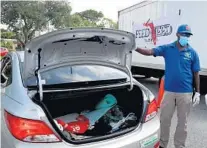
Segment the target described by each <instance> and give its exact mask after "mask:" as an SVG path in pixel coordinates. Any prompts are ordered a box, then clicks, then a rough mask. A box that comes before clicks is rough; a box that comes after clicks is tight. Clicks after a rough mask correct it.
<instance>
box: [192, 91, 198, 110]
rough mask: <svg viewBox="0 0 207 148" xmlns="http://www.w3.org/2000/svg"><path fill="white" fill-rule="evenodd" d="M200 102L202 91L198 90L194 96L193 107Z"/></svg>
mask: <svg viewBox="0 0 207 148" xmlns="http://www.w3.org/2000/svg"><path fill="white" fill-rule="evenodd" d="M199 103H200V93H198V92H196V93H195V95H194V97H193V107H195V106H196V105H198V104H199Z"/></svg>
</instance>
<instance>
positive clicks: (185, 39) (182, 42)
mask: <svg viewBox="0 0 207 148" xmlns="http://www.w3.org/2000/svg"><path fill="white" fill-rule="evenodd" d="M179 43H180V45H181V46H186V45H187V44H188V37H186V36H180V39H179Z"/></svg>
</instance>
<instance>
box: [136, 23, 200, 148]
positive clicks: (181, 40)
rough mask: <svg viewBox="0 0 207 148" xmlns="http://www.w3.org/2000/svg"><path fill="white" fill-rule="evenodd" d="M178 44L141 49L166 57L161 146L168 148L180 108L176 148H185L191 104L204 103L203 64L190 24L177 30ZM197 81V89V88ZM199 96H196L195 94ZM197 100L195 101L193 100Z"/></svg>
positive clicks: (144, 52) (148, 54)
mask: <svg viewBox="0 0 207 148" xmlns="http://www.w3.org/2000/svg"><path fill="white" fill-rule="evenodd" d="M176 35H177V41H175V42H173V43H171V44H167V45H163V46H159V47H157V48H153V49H142V48H137V49H136V51H137V52H139V53H141V54H143V55H147V56H150V55H153V56H155V57H156V56H163V57H164V59H165V86H164V88H165V93H164V98H163V101H162V104H161V114H160V121H161V136H160V147H161V148H166V147H167V144H168V140H169V133H170V125H171V119H172V116H173V114H174V111H175V107H177V117H178V123H177V128H176V132H175V135H174V145H175V147H176V148H184V147H185V141H186V137H187V117H188V115H189V112H190V108H191V105H193V106H195V105H197V104H199V102H200V87H199V86H200V78H199V71H200V62H199V57H198V54H197V53H196V51H195V50H194V49H193V48H192V47H191V46H190V45H189V44H188V40H189V38H190V36H191V35H193V34H192V32H191V29H190V27H189V26H188V25H181V26H179V27H178V30H177V34H176ZM193 80H194V82H195V89H194V87H193ZM194 91H195V94H194V96H193V92H194ZM192 98H193V99H192Z"/></svg>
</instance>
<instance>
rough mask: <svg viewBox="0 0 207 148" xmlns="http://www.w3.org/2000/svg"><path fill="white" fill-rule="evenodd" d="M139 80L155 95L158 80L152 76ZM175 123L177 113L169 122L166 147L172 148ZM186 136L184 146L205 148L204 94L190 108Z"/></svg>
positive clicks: (205, 110)
mask: <svg viewBox="0 0 207 148" xmlns="http://www.w3.org/2000/svg"><path fill="white" fill-rule="evenodd" d="M138 81H139V82H141V83H142V84H144V85H145V86H146V87H148V88H149V89H150V90H151V91H152V92H153V93H154V95H155V96H156V95H157V92H158V80H157V79H154V78H149V79H143V78H141V79H140V78H139V79H138ZM176 125H177V113H176V112H175V113H174V116H173V118H172V123H171V133H170V141H169V145H168V148H174V144H173V136H174V132H175V129H176ZM187 132H188V137H187V141H186V148H207V106H206V104H205V99H204V96H201V102H200V104H199V105H198V106H196V107H194V108H192V109H191V113H190V116H189V121H188V129H187Z"/></svg>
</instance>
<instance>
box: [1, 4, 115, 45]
mask: <svg viewBox="0 0 207 148" xmlns="http://www.w3.org/2000/svg"><path fill="white" fill-rule="evenodd" d="M71 10H72V8H71V7H70V4H69V2H67V1H2V2H1V23H2V24H6V25H8V29H9V31H10V32H6V31H5V30H1V31H2V34H1V37H2V38H7V39H8V38H12V39H13V38H15V39H17V40H18V42H19V43H20V45H23V46H24V45H25V44H26V43H27V42H28V41H30V40H31V39H32V38H33V37H34V35H35V32H36V31H43V30H45V29H47V28H48V25H49V24H51V25H52V26H54V28H56V29H59V28H65V27H106V28H115V29H117V23H115V22H113V21H112V20H111V19H108V18H105V17H104V15H103V13H102V12H98V11H95V10H91V9H90V10H85V11H82V12H79V13H75V14H73V15H71ZM3 44H5V43H3ZM9 44H10V43H9ZM6 46H10V45H6Z"/></svg>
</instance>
